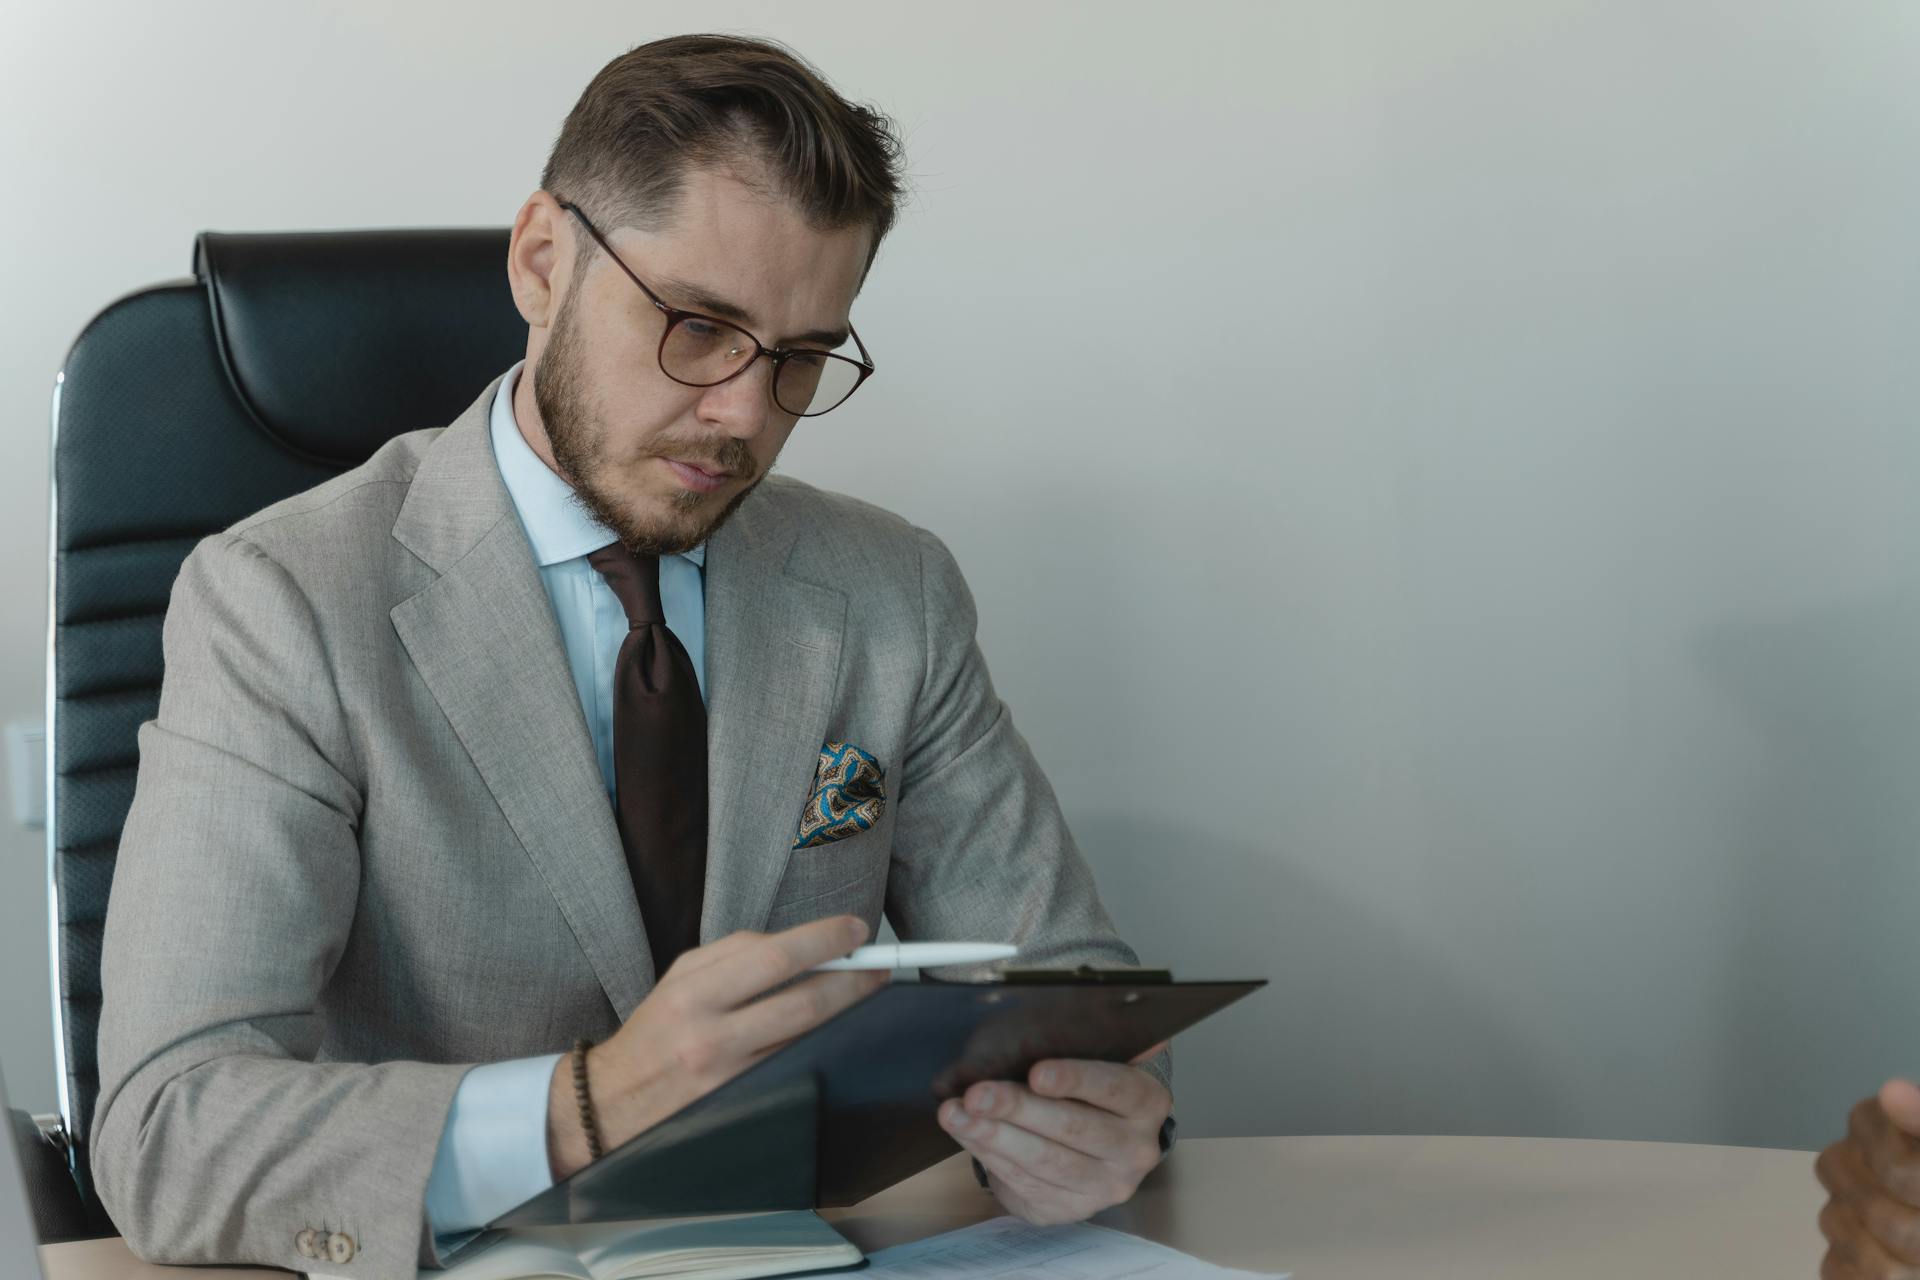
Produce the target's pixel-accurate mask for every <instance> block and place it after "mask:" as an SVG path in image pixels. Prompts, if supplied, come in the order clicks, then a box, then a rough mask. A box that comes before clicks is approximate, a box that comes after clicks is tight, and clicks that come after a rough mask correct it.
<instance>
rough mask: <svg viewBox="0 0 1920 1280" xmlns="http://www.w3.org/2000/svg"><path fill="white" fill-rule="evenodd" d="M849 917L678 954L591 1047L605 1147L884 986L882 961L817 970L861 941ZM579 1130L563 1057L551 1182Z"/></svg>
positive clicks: (581, 1146) (572, 1156) (582, 1142)
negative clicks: (615, 1027)
mask: <svg viewBox="0 0 1920 1280" xmlns="http://www.w3.org/2000/svg"><path fill="white" fill-rule="evenodd" d="M867 933H868V930H867V925H866V922H865V921H863V920H861V919H860V918H859V917H857V916H829V917H827V918H826V919H824V920H814V921H811V922H809V923H807V924H803V925H797V926H795V927H794V928H792V929H788V930H785V931H784V932H781V933H751V932H746V931H742V932H739V933H732V934H728V935H727V936H726V937H724V938H722V939H720V940H719V941H718V942H710V943H708V944H707V945H706V946H704V947H695V948H694V949H693V950H691V951H688V952H684V953H682V954H681V956H680V957H679V958H678V959H677V960H675V961H674V962H673V964H672V965H671V966H669V967H668V969H667V972H666V974H665V975H664V976H663V977H662V978H661V979H660V981H659V983H658V984H657V985H656V986H655V987H654V989H653V990H652V991H651V992H649V993H648V994H647V998H646V999H644V1000H642V1001H641V1002H640V1005H639V1007H638V1008H636V1009H635V1010H634V1011H633V1016H631V1017H630V1018H628V1019H627V1021H626V1025H625V1026H623V1027H621V1028H620V1030H619V1031H617V1032H615V1033H614V1034H613V1036H612V1037H611V1038H609V1039H608V1040H607V1042H606V1043H605V1044H599V1045H595V1046H594V1047H593V1048H591V1049H589V1050H587V1081H588V1086H589V1089H590V1091H591V1093H592V1096H593V1108H594V1115H595V1119H596V1120H597V1121H598V1123H599V1127H600V1141H601V1145H602V1147H603V1148H604V1149H605V1150H608V1151H611V1150H613V1149H614V1148H615V1147H617V1146H619V1145H620V1144H621V1143H623V1142H625V1141H626V1140H627V1139H629V1138H631V1137H633V1135H635V1134H636V1133H639V1132H641V1131H642V1130H643V1129H647V1128H650V1127H652V1126H653V1125H655V1124H657V1123H658V1122H660V1121H662V1120H664V1119H666V1118H667V1117H668V1116H670V1115H672V1114H673V1113H674V1112H676V1111H678V1110H680V1108H682V1107H684V1106H686V1105H687V1104H688V1103H689V1102H692V1101H693V1100H694V1099H695V1098H698V1097H700V1096H701V1095H703V1094H706V1093H709V1092H711V1091H712V1090H713V1089H715V1088H717V1087H718V1086H720V1085H722V1084H724V1083H726V1082H727V1081H728V1080H731V1079H733V1077H735V1076H737V1075H739V1074H740V1073H741V1072H742V1071H745V1070H746V1069H747V1068H748V1067H750V1066H752V1065H753V1064H754V1063H756V1062H758V1061H759V1060H760V1059H762V1058H764V1057H766V1056H767V1055H768V1054H770V1053H772V1052H773V1051H774V1050H775V1049H778V1048H779V1047H780V1046H781V1045H783V1044H785V1043H787V1042H788V1041H789V1040H792V1039H794V1038H795V1037H796V1036H800V1035H804V1034H805V1033H806V1032H808V1031H810V1030H812V1029H813V1028H814V1027H816V1026H818V1025H820V1024H821V1023H822V1022H825V1021H826V1020H827V1019H828V1018H831V1017H832V1016H833V1015H835V1014H837V1013H839V1012H840V1011H841V1010H843V1009H845V1008H847V1007H848V1006H849V1005H853V1004H856V1003H858V1002H859V1001H861V1000H863V999H865V998H866V997H867V996H869V995H871V994H873V993H874V992H875V991H877V990H879V989H880V988H881V987H883V986H885V985H886V984H887V981H888V978H889V976H890V975H888V974H887V973H886V971H884V970H854V971H851V972H843V973H821V974H815V975H814V976H812V977H809V978H802V979H801V980H800V981H798V982H793V983H792V985H791V986H788V987H787V988H786V989H785V990H782V991H778V992H775V993H774V994H772V995H768V994H766V993H767V992H769V991H771V990H772V989H773V988H775V987H778V986H780V985H781V984H782V983H785V982H789V981H791V980H792V979H794V978H798V977H800V975H802V974H804V973H806V971H807V970H809V969H811V968H813V966H815V965H817V964H821V963H823V962H825V961H828V960H832V959H835V958H836V957H839V956H844V955H845V954H847V952H849V951H851V950H853V949H854V948H855V947H857V946H859V945H860V944H861V943H863V942H865V941H866V940H867ZM589 1158H590V1156H589V1153H588V1150H587V1135H586V1131H585V1130H584V1129H583V1128H581V1125H580V1108H579V1104H578V1102H577V1101H576V1100H575V1098H574V1093H573V1061H572V1058H571V1057H570V1056H569V1057H563V1058H561V1059H560V1063H559V1065H558V1066H557V1067H555V1068H554V1073H553V1080H552V1082H551V1084H550V1085H549V1087H548V1090H547V1161H548V1164H549V1165H550V1166H551V1167H552V1171H553V1176H554V1178H555V1180H556V1181H557V1180H558V1179H560V1178H564V1177H566V1176H567V1175H568V1174H570V1173H572V1172H574V1171H575V1170H576V1169H579V1168H581V1167H582V1166H584V1165H585V1164H587V1162H588V1160H589Z"/></svg>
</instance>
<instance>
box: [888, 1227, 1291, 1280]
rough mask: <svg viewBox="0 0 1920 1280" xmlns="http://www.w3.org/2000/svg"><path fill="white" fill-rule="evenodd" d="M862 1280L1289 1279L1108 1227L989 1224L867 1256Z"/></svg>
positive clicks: (1283, 1274) (1283, 1273) (965, 1228)
mask: <svg viewBox="0 0 1920 1280" xmlns="http://www.w3.org/2000/svg"><path fill="white" fill-rule="evenodd" d="M867 1261H868V1267H867V1270H866V1271H865V1272H864V1273H862V1275H861V1276H860V1280H1287V1276H1286V1273H1285V1272H1266V1271H1233V1270H1230V1269H1228V1268H1226V1267H1216V1266H1214V1265H1213V1264H1212V1263H1211V1262H1202V1261H1201V1260H1200V1259H1198V1258H1195V1257H1192V1256H1190V1255H1188V1254H1184V1253H1181V1252H1180V1251H1179V1250H1177V1249H1169V1248H1167V1247H1166V1246H1164V1245H1158V1244H1154V1243H1153V1242H1152V1241H1150V1240H1142V1239H1140V1238H1139V1237H1138V1236H1130V1235H1127V1234H1126V1233H1125V1232H1121V1231H1112V1230H1109V1229H1108V1228H1106V1227H1095V1226H1090V1225H1088V1224H1087V1223H1084V1222H1082V1223H1076V1224H1074V1225H1072V1226H1060V1227H1035V1226H1031V1225H1029V1224H1027V1223H1025V1222H1022V1221H1021V1220H1020V1219H1018V1218H1014V1217H1004V1218H994V1219H992V1220H991V1221H988V1222H981V1223H976V1224H975V1225H973V1226H971V1227H962V1228H961V1229H960V1230H958V1231H949V1232H947V1233H946V1234H945V1235H940V1236H934V1237H932V1238H930V1239H927V1240H916V1241H914V1242H913V1243H912V1244H902V1245H895V1246H894V1247H893V1248H891V1249H882V1250H881V1251H880V1252H878V1253H874V1254H869V1255H868V1256H867Z"/></svg>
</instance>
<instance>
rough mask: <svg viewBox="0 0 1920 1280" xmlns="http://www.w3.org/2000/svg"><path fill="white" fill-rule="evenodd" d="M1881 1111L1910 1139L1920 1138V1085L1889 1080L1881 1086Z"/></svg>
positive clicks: (1908, 1081) (1909, 1081)
mask: <svg viewBox="0 0 1920 1280" xmlns="http://www.w3.org/2000/svg"><path fill="white" fill-rule="evenodd" d="M1880 1109H1881V1110H1882V1111H1884V1112H1886V1113H1887V1118H1888V1119H1889V1120H1891V1121H1893V1123H1894V1125H1895V1127H1897V1128H1899V1129H1900V1130H1902V1131H1903V1132H1905V1133H1906V1134H1908V1135H1909V1136H1910V1137H1915V1138H1920V1085H1915V1084H1914V1083H1913V1082H1912V1081H1911V1080H1889V1081H1887V1082H1886V1083H1885V1084H1883V1085H1881V1086H1880Z"/></svg>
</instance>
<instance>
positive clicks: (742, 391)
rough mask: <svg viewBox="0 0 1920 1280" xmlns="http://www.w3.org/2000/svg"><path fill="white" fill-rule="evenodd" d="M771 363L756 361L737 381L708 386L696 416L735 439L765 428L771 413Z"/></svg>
mask: <svg viewBox="0 0 1920 1280" xmlns="http://www.w3.org/2000/svg"><path fill="white" fill-rule="evenodd" d="M772 384H773V361H771V360H765V359H761V360H756V361H754V362H753V364H752V365H751V366H749V367H748V368H747V371H746V372H745V373H742V374H741V375H740V376H739V377H737V378H732V379H729V380H728V381H726V382H723V383H721V384H720V385H718V386H715V387H708V388H707V389H706V392H705V394H703V395H702V396H701V397H700V403H699V407H698V416H699V418H700V421H702V422H704V423H707V424H708V425H710V426H716V427H720V428H722V429H723V430H725V431H726V433H727V434H728V435H730V436H733V437H734V438H735V439H737V440H751V439H753V438H754V437H755V436H757V435H759V434H760V433H761V432H762V431H764V430H766V428H767V419H768V418H769V417H770V416H771V414H772V410H773V385H772Z"/></svg>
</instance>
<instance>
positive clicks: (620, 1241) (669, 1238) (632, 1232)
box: [308, 1212, 866, 1280]
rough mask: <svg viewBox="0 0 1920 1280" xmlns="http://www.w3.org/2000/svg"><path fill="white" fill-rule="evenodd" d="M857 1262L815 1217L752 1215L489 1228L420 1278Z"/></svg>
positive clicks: (776, 1271) (684, 1273)
mask: <svg viewBox="0 0 1920 1280" xmlns="http://www.w3.org/2000/svg"><path fill="white" fill-rule="evenodd" d="M865 1263H866V1259H865V1257H864V1255H862V1254H861V1252H860V1250H858V1249H856V1248H854V1247H853V1245H851V1244H849V1243H848V1242H847V1240H846V1239H845V1238H844V1237H843V1236H841V1234H840V1233H839V1232H837V1231H835V1230H834V1229H833V1228H832V1227H830V1226H828V1225H827V1224H826V1222H825V1221H824V1220H822V1219H821V1217H820V1216H819V1215H818V1214H815V1213H810V1212H792V1213H754V1214H732V1215H720V1216H709V1217H700V1218H655V1219H650V1220H648V1221H645V1222H597V1223H593V1224H591V1225H579V1226H565V1227H519V1228H515V1229H514V1230H511V1231H489V1232H486V1233H485V1234H483V1235H481V1236H480V1237H479V1238H478V1239H476V1240H474V1241H473V1242H472V1243H470V1244H468V1245H467V1246H465V1247H464V1248H462V1249H461V1250H460V1251H459V1253H457V1254H456V1255H455V1260H454V1262H453V1264H452V1265H451V1266H449V1267H447V1268H446V1269H445V1270H444V1271H424V1270H423V1271H421V1272H420V1280H648V1278H649V1277H654V1276H680V1277H687V1278H688V1280H751V1278H752V1277H755V1276H786V1275H795V1274H799V1273H803V1272H815V1273H818V1272H821V1271H827V1270H834V1271H839V1270H845V1269H847V1268H850V1267H860V1266H864V1265H865ZM308 1275H309V1277H310V1278H311V1280H346V1277H334V1276H329V1275H326V1274H324V1273H322V1272H317V1271H315V1272H309V1273H308Z"/></svg>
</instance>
